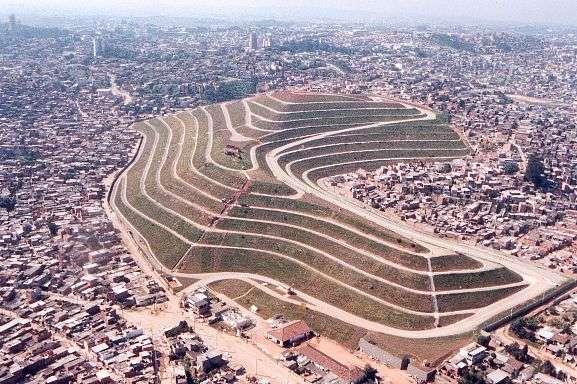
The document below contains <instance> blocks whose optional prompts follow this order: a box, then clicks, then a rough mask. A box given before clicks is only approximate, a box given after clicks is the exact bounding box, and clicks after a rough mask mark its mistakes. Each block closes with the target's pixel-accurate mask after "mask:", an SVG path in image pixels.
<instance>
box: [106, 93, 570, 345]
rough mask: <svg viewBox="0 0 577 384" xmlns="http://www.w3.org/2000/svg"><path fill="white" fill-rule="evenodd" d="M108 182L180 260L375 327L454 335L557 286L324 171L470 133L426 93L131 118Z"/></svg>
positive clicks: (270, 99) (280, 99)
mask: <svg viewBox="0 0 577 384" xmlns="http://www.w3.org/2000/svg"><path fill="white" fill-rule="evenodd" d="M134 128H135V129H137V130H138V131H139V132H141V133H142V137H143V140H142V142H141V145H140V149H139V151H138V154H137V157H136V158H135V160H134V162H133V163H132V164H131V165H130V167H129V168H128V169H127V170H126V171H125V172H124V173H122V174H121V176H120V177H119V179H118V180H117V182H116V183H115V187H114V189H113V190H112V192H111V197H112V199H111V202H112V206H113V208H115V211H116V213H118V214H119V216H121V218H122V219H123V222H125V224H126V225H127V226H128V227H129V229H130V233H131V234H132V235H133V236H135V237H136V238H137V239H139V241H140V242H141V243H144V244H146V248H147V249H148V251H149V252H150V253H151V255H152V256H153V257H154V259H155V260H157V261H158V263H159V264H161V265H162V266H161V267H162V268H163V269H164V270H165V271H166V272H168V273H171V274H172V275H175V276H189V277H193V278H197V279H200V283H201V284H205V283H209V282H216V281H219V280H228V279H236V278H241V279H244V280H246V281H248V282H251V283H252V284H258V283H257V281H258V282H267V283H269V284H271V286H272V285H276V286H282V287H291V288H292V289H293V290H294V291H295V292H296V294H297V295H296V297H297V298H298V301H297V299H295V298H294V297H292V298H291V297H286V296H282V295H278V297H277V298H279V299H282V300H284V301H286V302H287V303H300V304H302V303H303V302H304V303H305V304H306V306H307V307H308V308H310V309H312V310H313V311H317V312H320V313H323V314H324V315H328V316H332V317H335V318H338V319H340V321H344V322H347V323H349V324H351V325H354V326H358V327H361V328H363V329H367V330H371V331H375V332H381V333H388V334H392V333H393V334H396V335H400V336H403V337H415V338H424V337H433V336H447V335H453V334H458V333H463V332H469V331H471V330H473V329H475V327H478V326H479V324H481V323H482V322H484V321H486V320H488V319H489V318H491V317H493V316H495V315H497V314H498V313H500V312H503V311H505V310H507V309H508V308H510V307H513V306H515V305H518V304H519V303H520V302H522V301H524V300H527V299H530V298H533V297H536V296H538V295H540V294H542V292H544V291H545V290H547V289H550V288H553V287H555V286H556V284H559V283H560V282H561V280H560V279H559V278H558V277H557V276H556V275H553V274H551V273H549V272H547V271H541V270H538V269H536V267H531V266H525V265H522V264H521V263H520V262H518V261H516V260H514V259H510V258H506V257H503V256H501V255H494V254H491V253H489V252H488V251H481V250H477V249H469V248H463V249H459V252H455V250H457V247H454V246H452V245H451V244H448V243H444V242H442V241H441V240H436V239H432V238H429V237H427V236H424V235H420V234H416V233H413V232H414V231H412V230H411V229H409V228H407V227H404V226H403V225H401V224H396V223H394V222H392V221H390V220H387V218H384V217H382V216H381V215H379V214H378V213H375V212H369V211H367V210H366V209H365V208H364V207H360V206H358V205H357V204H356V203H355V202H352V201H344V200H343V199H342V198H338V197H337V196H335V195H334V194H333V193H332V192H331V191H330V188H325V183H324V182H323V181H324V179H325V178H326V177H329V176H333V175H336V174H342V173H346V172H351V171H355V170H357V169H359V168H363V169H374V168H378V167H379V166H380V165H382V164H383V163H385V162H391V161H399V160H401V159H403V160H411V159H415V160H423V161H426V160H431V159H436V160H439V159H452V158H458V157H463V156H465V155H466V154H467V153H468V151H469V149H468V147H467V146H466V145H465V144H464V143H463V142H462V141H461V139H460V137H459V135H458V134H456V133H455V132H454V131H453V130H452V129H451V127H450V126H449V125H447V124H446V123H444V122H443V121H441V120H440V119H438V118H437V117H436V116H435V114H434V113H433V112H432V111H430V110H427V109H424V108H422V107H418V106H413V105H409V104H406V103H400V102H395V101H389V100H384V99H380V98H377V97H362V96H337V95H321V94H298V93H289V92H277V93H271V94H262V95H258V96H255V97H252V98H249V99H246V100H242V101H234V102H229V103H224V104H218V105H211V106H207V107H201V108H197V109H194V110H191V111H184V112H180V113H177V114H175V115H170V116H162V117H157V118H154V119H151V120H148V121H144V122H140V123H137V124H135V126H134Z"/></svg>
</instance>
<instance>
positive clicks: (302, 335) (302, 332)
mask: <svg viewBox="0 0 577 384" xmlns="http://www.w3.org/2000/svg"><path fill="white" fill-rule="evenodd" d="M313 335H314V332H313V330H312V329H311V328H310V327H309V326H308V324H307V323H305V322H304V321H302V320H294V321H290V322H288V323H286V324H281V325H280V326H279V327H278V328H275V329H272V330H270V331H268V333H267V338H268V339H270V340H272V341H273V342H274V343H276V344H278V345H280V346H282V347H288V346H294V345H296V344H298V343H300V342H301V341H304V340H308V339H309V338H311V337H312V336H313Z"/></svg>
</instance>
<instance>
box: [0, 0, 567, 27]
mask: <svg viewBox="0 0 577 384" xmlns="http://www.w3.org/2000/svg"><path fill="white" fill-rule="evenodd" d="M287 9H291V12H287ZM231 11H233V12H231ZM2 12H3V13H5V14H8V13H23V14H41V15H52V14H54V15H56V14H57V15H59V16H63V15H67V16H86V15H99V16H103V15H106V16H139V17H144V16H158V15H162V16H178V17H191V18H194V17H219V18H225V19H231V20H246V19H266V18H271V19H279V20H286V21H303V20H309V19H310V18H312V19H315V20H320V21H323V20H325V21H334V20H340V21H342V20H350V21H376V22H379V21H385V22H394V21H404V20H405V19H410V20H414V21H418V22H430V21H439V20H449V21H454V22H463V23H485V22H512V23H537V24H551V25H556V24H564V25H573V26H575V25H577V3H575V2H574V1H570V0H554V1H543V0H512V1H499V0H498V1H490V0H481V1H473V0H464V1H460V2H454V1H449V0H409V1H401V0H388V1H386V2H379V1H374V0H364V1H356V2H353V1H350V0H332V1H326V2H306V1H302V0H291V1H282V2H281V1H278V0H252V1H234V0H224V1H213V2H207V1H199V0H194V1H182V0H176V1H174V0H159V1H150V0H147V1H135V0H123V1H119V2H112V1H110V0H96V1H92V2H90V4H83V5H82V6H81V7H79V6H78V5H77V4H76V3H75V2H72V1H70V0H56V1H50V2H47V1H40V2H33V1H29V0H11V1H8V2H7V3H6V5H5V7H4V10H3V11H2Z"/></svg>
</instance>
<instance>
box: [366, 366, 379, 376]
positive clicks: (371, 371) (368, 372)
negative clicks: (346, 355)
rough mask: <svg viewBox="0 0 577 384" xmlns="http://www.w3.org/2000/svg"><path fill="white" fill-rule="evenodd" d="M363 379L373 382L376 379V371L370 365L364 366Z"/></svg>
mask: <svg viewBox="0 0 577 384" xmlns="http://www.w3.org/2000/svg"><path fill="white" fill-rule="evenodd" d="M364 372H365V377H366V379H367V380H375V379H376V378H377V372H378V371H377V370H376V369H375V368H373V367H371V365H370V364H367V365H365V369H364Z"/></svg>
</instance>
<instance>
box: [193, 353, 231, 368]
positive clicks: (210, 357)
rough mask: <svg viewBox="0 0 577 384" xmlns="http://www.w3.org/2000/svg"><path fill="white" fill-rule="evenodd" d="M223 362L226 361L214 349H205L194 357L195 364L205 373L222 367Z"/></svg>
mask: <svg viewBox="0 0 577 384" xmlns="http://www.w3.org/2000/svg"><path fill="white" fill-rule="evenodd" d="M225 364H226V361H225V360H224V359H223V358H222V353H220V352H217V351H214V350H212V351H207V352H205V353H203V354H202V355H199V356H198V357H197V358H196V365H197V366H198V368H199V369H201V370H202V371H203V372H205V373H206V372H210V371H212V370H213V369H216V368H219V367H222V366H223V365H225Z"/></svg>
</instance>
